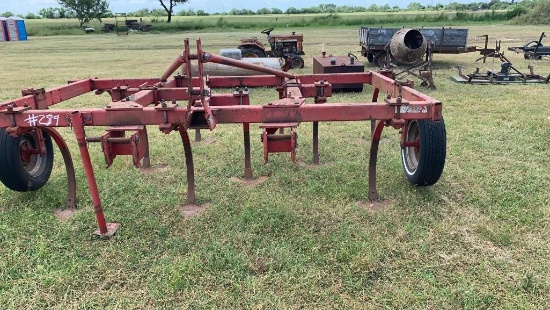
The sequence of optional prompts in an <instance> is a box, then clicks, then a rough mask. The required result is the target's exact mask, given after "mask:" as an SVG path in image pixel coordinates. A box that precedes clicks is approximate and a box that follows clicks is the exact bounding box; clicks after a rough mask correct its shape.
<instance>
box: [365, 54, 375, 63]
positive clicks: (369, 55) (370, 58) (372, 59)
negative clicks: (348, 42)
mask: <svg viewBox="0 0 550 310" xmlns="http://www.w3.org/2000/svg"><path fill="white" fill-rule="evenodd" d="M367 61H368V62H370V63H373V62H374V55H373V54H372V53H367Z"/></svg>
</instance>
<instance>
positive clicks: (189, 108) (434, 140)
mask: <svg viewBox="0 0 550 310" xmlns="http://www.w3.org/2000/svg"><path fill="white" fill-rule="evenodd" d="M192 61H193V62H195V63H196V64H197V68H198V74H197V75H193V74H192V68H191V66H193V64H192ZM208 62H212V63H217V64H224V65H230V66H235V67H239V68H243V69H248V70H255V71H259V72H264V73H268V74H269V75H256V76H229V77H228V76H221V77H217V76H208V77H207V76H206V75H205V74H204V71H203V64H205V63H208ZM183 64H185V65H186V66H185V72H184V74H179V73H178V74H174V73H176V72H177V71H179V69H180V68H181V67H182V65H183ZM147 75H149V73H147ZM335 83H344V84H350V83H353V84H356V83H361V84H368V85H372V88H371V89H372V90H373V92H372V95H370V96H369V95H366V97H365V98H364V100H359V102H356V103H329V102H327V101H328V98H329V97H331V96H332V85H333V84H335ZM252 87H273V88H274V89H275V90H276V96H277V98H276V99H273V100H270V101H268V102H266V103H264V104H258V103H255V104H251V103H252V102H251V98H250V97H249V93H250V91H251V90H250V89H251V88H252ZM214 88H218V89H221V90H222V92H218V91H212V89H214ZM227 89H233V91H229V92H226V93H223V90H227ZM91 92H94V93H95V94H96V95H101V94H104V93H107V94H109V95H110V100H108V101H107V102H106V105H104V106H101V107H97V108H94V107H89V105H86V107H82V108H79V107H77V106H72V107H71V108H69V109H61V108H55V107H53V106H54V105H56V104H58V103H61V102H64V101H67V100H69V99H71V98H75V97H78V96H81V95H84V94H88V93H91ZM381 93H384V94H385V95H382V94H381ZM307 99H309V101H310V102H306V100H307ZM311 101H313V102H311ZM337 121H368V122H364V124H365V129H366V130H368V128H370V130H371V146H370V155H369V161H368V162H369V164H368V198H369V200H371V201H376V200H378V199H379V197H378V191H377V189H376V165H377V164H376V163H377V156H378V146H379V144H380V140H381V135H382V131H383V129H384V128H385V127H393V128H395V129H396V130H397V131H398V133H399V135H400V145H399V146H400V150H401V162H402V165H403V171H404V173H405V176H406V178H407V180H408V181H409V182H410V183H412V184H414V185H418V186H431V185H433V184H435V183H436V182H437V181H438V180H439V178H440V176H441V174H442V172H443V168H444V165H445V157H446V133H445V124H444V121H443V116H442V104H441V102H440V101H438V100H436V99H433V98H431V97H429V96H427V95H425V94H422V93H421V92H419V91H417V90H415V89H413V88H412V85H411V84H410V83H402V82H399V81H396V80H394V79H393V78H392V76H391V72H375V71H372V72H356V73H339V74H314V75H312V74H306V75H294V74H291V73H289V72H285V71H281V70H276V69H272V68H266V67H262V66H258V65H255V64H251V63H245V62H243V61H240V60H236V59H232V58H228V57H223V56H218V55H215V54H211V53H208V52H204V51H203V50H202V47H201V41H200V39H197V41H196V53H192V52H191V49H190V44H189V40H188V39H185V43H184V48H183V52H180V53H179V54H178V56H177V57H176V59H175V60H174V61H173V62H172V63H171V64H170V65H169V67H168V69H166V71H165V72H164V73H163V74H162V76H160V77H158V78H150V77H145V78H117V79H100V78H86V79H82V80H76V81H70V82H69V84H67V85H64V86H59V87H56V88H53V89H49V90H45V89H43V88H41V89H32V88H31V89H25V90H23V92H22V97H20V98H16V99H13V100H8V101H5V102H2V103H0V181H2V183H4V185H5V186H6V187H7V188H9V189H11V190H14V191H20V192H26V191H34V190H38V189H40V188H41V187H42V186H44V185H45V184H46V183H47V181H48V179H49V177H50V173H51V171H52V166H53V156H54V152H53V142H55V143H56V144H57V145H58V147H59V149H60V152H61V155H62V156H63V160H64V162H65V166H66V171H67V182H68V186H67V187H68V195H67V204H66V208H67V209H72V208H74V207H75V201H76V175H75V168H74V164H73V161H72V157H71V154H70V151H69V148H68V146H67V144H66V142H65V140H64V139H63V138H62V137H61V135H60V133H59V132H58V131H57V130H56V128H57V127H66V128H71V129H72V130H73V131H74V134H75V136H76V141H77V142H78V149H79V153H80V154H79V155H80V156H79V158H80V159H81V160H82V164H83V167H84V171H85V176H86V180H87V183H88V187H89V191H90V196H91V200H92V204H93V207H94V210H95V216H96V220H97V224H98V229H97V230H96V231H95V232H94V234H96V235H100V236H107V237H108V236H112V235H113V234H114V233H115V231H116V230H117V228H118V227H119V226H120V224H118V223H107V222H106V220H105V215H104V212H103V207H102V204H101V199H100V195H99V191H98V186H97V182H96V178H95V176H94V172H93V166H92V162H91V157H90V154H89V149H88V147H89V144H91V143H94V142H95V143H98V144H100V145H101V151H102V152H103V155H104V158H105V162H106V164H107V167H109V166H111V164H112V163H113V161H114V160H115V158H116V157H119V156H124V155H125V156H129V157H131V158H132V163H133V164H134V166H135V167H138V168H139V167H144V168H147V167H150V165H151V161H150V157H149V139H148V135H147V131H148V128H147V127H148V126H152V125H156V126H158V129H159V130H160V131H161V132H163V133H165V134H169V133H172V132H174V131H175V132H178V134H179V135H180V137H181V140H182V144H183V150H184V151H183V155H182V156H185V164H186V177H187V182H186V185H187V191H186V199H185V200H186V203H187V205H195V203H196V199H195V172H194V171H195V169H194V163H193V155H192V148H191V143H190V139H189V135H188V131H189V130H193V129H210V130H213V129H214V128H216V127H218V126H217V125H218V124H220V125H221V124H229V123H233V124H242V128H243V144H244V156H243V157H244V173H243V176H244V179H245V180H251V179H252V178H253V173H252V165H251V146H250V124H254V123H256V124H259V125H260V128H261V130H262V135H261V137H262V138H261V142H262V145H263V155H264V162H267V161H268V159H269V158H268V156H269V154H270V153H280V152H283V153H290V157H291V160H292V161H295V160H296V155H295V154H296V148H297V138H298V135H297V127H298V126H299V124H300V123H301V122H311V123H312V129H313V132H312V153H313V159H312V162H313V164H314V165H318V164H319V163H320V159H319V122H337ZM92 126H101V127H103V128H104V129H105V133H104V134H102V135H98V136H90V135H87V134H86V127H92ZM283 128H287V129H289V133H288V132H287V133H286V134H285V133H282V132H281V129H283ZM326 129H327V130H328V129H330V127H328V126H327V127H326ZM232 164H234V163H232ZM135 190H136V191H138V190H139V189H135Z"/></svg>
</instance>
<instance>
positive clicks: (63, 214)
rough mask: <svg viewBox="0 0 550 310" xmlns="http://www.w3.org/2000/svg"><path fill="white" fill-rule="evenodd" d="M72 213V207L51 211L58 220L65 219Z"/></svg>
mask: <svg viewBox="0 0 550 310" xmlns="http://www.w3.org/2000/svg"><path fill="white" fill-rule="evenodd" d="M73 214H74V209H73V208H66V209H55V210H54V211H53V215H54V216H55V218H57V220H58V221H61V222H63V221H66V220H68V219H69V218H70V217H71V216H73Z"/></svg>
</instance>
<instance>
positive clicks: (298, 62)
mask: <svg viewBox="0 0 550 310" xmlns="http://www.w3.org/2000/svg"><path fill="white" fill-rule="evenodd" d="M271 31H273V28H268V29H265V30H262V31H261V33H263V34H265V35H267V41H268V42H269V44H270V45H271V51H266V50H265V46H264V44H263V43H262V42H260V41H259V40H258V38H256V37H253V38H250V39H241V44H240V45H239V46H238V48H239V49H240V50H241V54H242V57H279V58H282V59H284V61H285V62H289V63H290V69H301V68H303V67H304V59H303V58H302V57H301V56H300V55H304V50H303V48H302V42H303V41H304V35H303V34H296V33H295V32H292V34H291V35H276V36H272V35H270V34H271Z"/></svg>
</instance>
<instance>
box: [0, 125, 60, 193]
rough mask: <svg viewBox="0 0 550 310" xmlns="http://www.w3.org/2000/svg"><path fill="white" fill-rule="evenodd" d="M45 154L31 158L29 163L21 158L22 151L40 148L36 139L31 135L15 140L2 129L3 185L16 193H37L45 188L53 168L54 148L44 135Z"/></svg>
mask: <svg viewBox="0 0 550 310" xmlns="http://www.w3.org/2000/svg"><path fill="white" fill-rule="evenodd" d="M42 134H43V136H44V143H45V145H46V154H45V155H40V154H30V155H29V156H28V159H25V158H24V156H22V154H23V152H22V150H23V148H24V147H26V148H32V149H37V148H38V141H37V136H36V134H35V133H33V132H28V133H24V134H22V135H20V136H19V137H12V136H10V135H8V134H7V133H6V130H5V129H4V128H0V181H1V182H2V183H4V185H5V186H6V187H7V188H9V189H11V190H14V191H18V192H28V191H35V190H38V189H39V188H41V187H42V186H44V185H45V184H46V183H47V182H48V179H49V178H50V174H51V172H52V168H53V154H54V153H53V146H52V138H51V137H50V135H49V134H48V133H47V132H45V131H42Z"/></svg>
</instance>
